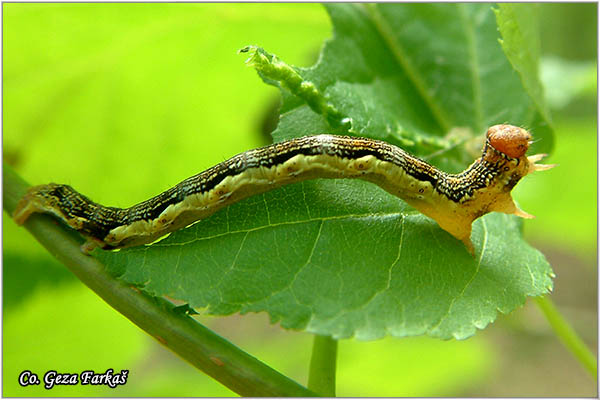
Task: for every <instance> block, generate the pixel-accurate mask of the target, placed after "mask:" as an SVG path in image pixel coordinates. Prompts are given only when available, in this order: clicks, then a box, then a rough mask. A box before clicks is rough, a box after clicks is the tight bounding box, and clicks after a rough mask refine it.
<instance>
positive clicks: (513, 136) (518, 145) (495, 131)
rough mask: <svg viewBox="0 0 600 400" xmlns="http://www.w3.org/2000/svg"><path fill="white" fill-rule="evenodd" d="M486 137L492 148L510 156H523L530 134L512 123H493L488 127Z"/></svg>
mask: <svg viewBox="0 0 600 400" xmlns="http://www.w3.org/2000/svg"><path fill="white" fill-rule="evenodd" d="M486 137H487V140H488V143H489V144H490V145H491V146H492V147H493V148H494V149H496V150H498V151H499V152H501V153H504V154H506V155H507V156H508V157H510V158H520V157H522V156H524V155H525V153H526V152H527V150H528V149H529V145H530V144H531V134H530V133H529V132H527V131H526V130H525V129H523V128H519V127H518V126H514V125H506V124H501V125H494V126H492V127H491V128H489V129H488V131H487V134H486Z"/></svg>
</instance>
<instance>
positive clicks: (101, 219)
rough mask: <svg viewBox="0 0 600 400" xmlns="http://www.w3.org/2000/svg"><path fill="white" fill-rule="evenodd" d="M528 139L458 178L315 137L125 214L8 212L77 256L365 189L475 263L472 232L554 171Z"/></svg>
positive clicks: (57, 197) (510, 209)
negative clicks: (232, 212)
mask: <svg viewBox="0 0 600 400" xmlns="http://www.w3.org/2000/svg"><path fill="white" fill-rule="evenodd" d="M530 140H531V135H530V134H529V133H528V132H527V131H526V130H525V129H522V128H518V127H515V126H512V125H496V126H493V127H491V128H489V130H488V132H487V135H486V143H485V146H484V148H483V155H482V156H481V158H479V159H477V160H476V161H475V162H473V164H471V166H469V167H468V168H467V169H466V170H465V171H463V172H461V173H459V174H448V173H445V172H443V171H440V170H439V169H437V168H435V167H433V166H431V165H429V164H427V163H426V162H424V161H422V160H420V159H418V158H416V157H413V156H412V155H410V154H408V153H407V152H405V151H404V150H402V149H400V148H398V147H396V146H393V145H391V144H388V143H385V142H382V141H378V140H372V139H366V138H359V137H349V136H334V135H317V136H307V137H303V138H299V139H293V140H289V141H286V142H281V143H275V144H272V145H269V146H266V147H262V148H259V149H255V150H249V151H246V152H244V153H241V154H238V155H237V156H235V157H232V158H230V159H229V160H227V161H224V162H222V163H220V164H217V165H215V166H214V167H212V168H209V169H207V170H206V171H204V172H201V173H199V174H198V175H194V176H192V177H190V178H188V179H186V180H184V181H183V182H181V183H179V184H178V185H176V186H175V187H173V188H171V189H169V190H167V191H165V192H163V193H161V194H159V195H157V196H155V197H153V198H151V199H150V200H146V201H144V202H142V203H139V204H136V205H134V206H132V207H130V208H115V207H105V206H102V205H100V204H97V203H94V202H93V201H91V200H90V199H88V198H87V197H85V196H83V195H82V194H80V193H78V192H77V191H75V190H74V189H72V188H71V187H70V186H67V185H60V184H55V183H50V184H48V185H42V186H36V187H32V188H30V189H29V191H28V192H27V194H26V195H25V196H24V197H23V198H22V199H21V200H20V202H19V204H18V205H17V208H16V210H15V212H14V219H15V221H16V222H17V223H18V224H22V223H24V222H25V220H27V218H28V217H29V215H31V214H32V213H36V212H39V213H50V214H54V215H56V216H57V217H59V218H60V219H61V220H62V221H64V222H65V223H66V224H67V225H69V226H70V227H72V228H73V229H75V230H77V231H79V232H80V233H81V234H82V235H83V236H85V237H86V238H87V241H86V243H85V244H84V245H83V246H82V250H83V251H85V252H89V251H90V250H92V249H93V248H95V247H101V248H103V249H119V248H124V247H129V246H137V245H141V244H145V243H151V242H153V241H154V240H156V239H158V238H160V237H161V236H164V235H165V234H167V233H169V232H173V231H175V230H177V229H181V228H183V227H185V226H187V225H190V224H192V223H193V222H195V221H198V220H200V219H202V218H206V217H208V216H209V215H211V214H213V213H214V212H215V211H217V210H219V209H220V208H222V207H225V206H227V205H229V204H232V203H235V202H238V201H240V200H242V199H244V198H246V197H249V196H252V195H255V194H259V193H263V192H266V191H268V190H271V189H274V188H276V187H279V186H281V185H286V184H289V183H293V182H298V181H302V180H306V179H314V178H360V179H364V180H367V181H370V182H373V183H375V184H377V185H379V186H381V187H382V188H383V189H385V190H386V191H388V192H389V193H391V194H393V195H395V196H398V197H400V198H402V199H403V200H405V201H406V202H407V203H408V204H410V205H411V206H413V207H415V208H416V209H417V210H419V211H420V212H422V213H423V214H425V215H427V216H429V217H431V218H433V219H434V220H435V221H437V223H438V224H439V225H440V226H441V227H442V228H443V229H445V230H446V231H448V232H449V233H451V234H452V235H453V236H454V237H456V238H457V239H459V240H462V241H463V243H464V244H465V245H466V246H467V249H468V250H469V251H470V252H471V253H473V245H472V243H471V239H470V236H471V224H472V222H473V221H474V220H475V219H476V218H479V217H481V216H482V215H484V214H487V213H489V212H491V211H499V212H503V213H507V214H515V215H518V216H520V217H524V218H532V216H531V215H529V214H527V213H525V212H524V211H522V210H520V209H519V208H518V207H517V206H516V205H515V203H514V202H513V199H512V197H511V195H510V192H511V190H512V188H513V187H514V186H515V185H516V184H517V182H518V181H519V180H520V179H521V178H522V177H524V176H525V175H527V174H529V173H531V172H534V171H539V170H545V169H549V168H551V167H553V166H552V165H542V164H535V162H536V161H539V160H540V159H542V158H543V157H544V156H545V155H544V154H537V155H534V156H530V157H527V156H525V153H526V151H527V149H528V148H529V144H530V143H531V142H530Z"/></svg>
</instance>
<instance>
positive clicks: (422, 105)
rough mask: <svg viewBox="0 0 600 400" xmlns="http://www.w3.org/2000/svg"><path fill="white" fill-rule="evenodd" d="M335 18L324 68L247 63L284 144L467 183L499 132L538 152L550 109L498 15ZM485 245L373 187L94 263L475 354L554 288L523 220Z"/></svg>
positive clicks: (275, 197)
mask: <svg viewBox="0 0 600 400" xmlns="http://www.w3.org/2000/svg"><path fill="white" fill-rule="evenodd" d="M327 9H328V11H329V13H330V15H331V18H332V22H333V26H334V38H333V39H331V40H330V41H328V42H327V43H326V45H325V46H324V48H323V50H322V52H321V55H320V58H319V62H318V63H317V64H316V65H315V66H313V67H311V68H306V69H302V68H296V67H293V66H290V65H288V64H287V63H285V62H284V61H282V60H280V59H278V58H277V57H276V56H274V55H272V54H269V53H268V52H267V51H265V50H263V49H260V48H258V47H252V46H251V47H248V48H245V49H243V51H245V52H249V53H250V58H249V64H250V65H251V66H252V67H254V68H256V69H257V71H258V72H259V74H260V76H261V77H262V78H263V80H264V81H265V82H267V83H269V84H272V85H275V86H277V87H279V88H281V89H282V94H283V104H282V107H281V119H280V123H279V126H278V128H277V130H276V131H275V132H274V138H275V139H276V140H285V139H288V138H292V137H298V136H303V135H307V134H317V133H323V132H330V133H331V132H336V133H337V132H344V133H348V134H354V135H361V136H368V137H373V138H377V139H385V140H388V141H389V142H392V143H395V144H404V145H408V146H409V147H408V148H407V149H408V150H410V151H412V152H413V153H415V154H417V155H420V156H421V157H423V158H427V159H428V160H429V161H431V162H433V163H435V164H437V165H438V166H441V167H443V168H445V169H446V170H449V171H458V170H461V169H462V168H464V167H465V166H467V165H468V164H469V163H470V162H472V160H473V158H474V157H475V156H474V155H472V154H470V153H469V151H467V150H465V149H464V148H463V147H462V146H460V145H462V144H463V143H465V142H466V143H467V144H468V143H470V142H471V139H472V138H480V137H481V135H482V134H483V132H484V130H485V128H486V127H487V126H488V125H492V124H495V123H501V122H510V123H513V124H517V125H524V126H527V127H529V128H531V129H533V130H534V134H536V137H538V136H537V130H538V128H539V129H541V127H542V126H543V125H542V124H541V123H540V124H538V123H537V122H536V121H539V120H540V118H538V117H536V115H537V111H536V105H535V104H534V102H533V101H532V100H531V99H530V96H529V94H528V93H527V90H526V89H525V88H524V87H523V84H522V82H521V79H519V76H518V74H516V73H515V72H514V70H513V69H512V67H511V64H510V63H509V61H508V60H507V58H506V56H505V55H504V53H503V51H502V48H501V47H500V44H499V43H498V31H497V26H496V23H495V19H494V14H493V12H492V10H491V7H490V6H489V5H487V4H365V5H356V4H335V5H328V6H327ZM541 133H542V138H547V139H550V138H551V135H552V132H551V130H549V129H541ZM542 142H545V143H541V144H540V147H543V146H547V145H548V142H550V140H545V141H542ZM526 184H527V182H526V181H525V182H523V183H522V185H526ZM472 240H473V243H474V245H475V249H476V255H475V258H473V257H471V255H469V253H468V252H467V251H466V250H465V248H464V246H463V245H462V243H460V242H459V241H457V240H456V239H455V238H454V237H452V236H451V235H449V234H448V233H447V232H445V231H443V230H442V229H441V228H440V227H439V226H438V225H437V224H436V223H435V222H434V221H432V220H431V219H429V218H427V217H425V216H423V215H421V214H420V213H418V212H416V211H415V210H414V209H412V208H411V207H409V206H407V205H406V203H404V202H403V201H401V200H400V199H398V198H396V197H394V196H391V195H390V194H388V193H387V192H384V191H383V190H382V189H380V188H379V187H377V186H375V185H373V184H370V183H367V182H363V181H351V180H314V181H307V182H303V183H298V184H294V185H289V186H285V187H283V188H280V189H278V190H274V191H271V192H268V193H265V194H262V195H258V196H254V197H251V198H249V199H246V200H244V201H242V202H239V203H237V204H234V205H232V206H230V207H227V208H226V209H224V210H222V211H220V212H217V213H216V214H214V215H213V216H211V217H209V218H207V219H205V220H202V221H199V222H198V223H196V224H195V225H193V226H192V227H189V228H187V229H184V230H181V231H178V232H176V233H174V234H172V235H171V236H169V237H168V238H166V239H164V240H162V241H160V242H158V243H155V244H153V245H152V246H143V247H138V248H132V249H125V250H121V251H119V252H104V251H97V252H96V253H95V254H96V255H97V256H98V257H100V258H101V259H102V260H103V262H105V263H106V264H107V265H108V266H109V268H110V269H111V271H112V272H113V273H114V274H115V275H119V276H120V278H121V279H122V280H124V281H126V282H128V283H129V284H133V285H136V286H138V287H141V288H142V289H143V290H145V291H147V292H148V293H151V294H153V295H156V296H169V297H171V298H176V299H180V300H182V301H184V302H186V303H188V304H189V305H190V307H192V308H195V309H205V310H206V312H208V313H210V314H215V315H226V314H231V313H235V312H242V313H246V312H261V311H266V312H268V313H269V314H270V315H271V318H272V320H273V321H274V322H276V321H279V322H280V323H281V325H282V326H283V327H286V328H291V329H298V330H306V331H309V332H313V333H318V334H323V335H331V336H334V337H336V338H344V337H350V336H356V337H359V338H362V339H375V338H379V337H382V336H384V335H386V334H390V335H393V336H409V335H421V334H428V335H431V336H437V337H441V338H451V337H455V338H459V339H462V338H466V337H468V336H470V335H472V334H474V332H475V330H476V328H479V329H483V328H484V327H485V326H486V325H487V324H489V323H490V322H492V321H493V320H494V319H495V318H496V315H497V312H498V311H500V312H503V313H508V312H511V311H512V310H514V309H515V308H516V307H518V306H520V305H522V304H523V303H524V301H525V298H526V297H527V296H539V295H542V294H544V293H547V292H548V291H549V290H551V288H552V279H551V274H552V271H551V269H550V266H549V265H548V263H547V262H546V260H545V259H544V257H543V255H541V254H540V253H539V252H538V251H537V250H535V249H533V248H531V247H530V246H529V245H528V244H527V243H525V242H524V241H523V239H522V237H521V220H519V219H518V218H517V217H514V216H508V215H504V214H497V213H494V214H489V215H487V216H485V217H483V218H480V219H479V220H477V221H476V222H475V224H474V226H473V235H472Z"/></svg>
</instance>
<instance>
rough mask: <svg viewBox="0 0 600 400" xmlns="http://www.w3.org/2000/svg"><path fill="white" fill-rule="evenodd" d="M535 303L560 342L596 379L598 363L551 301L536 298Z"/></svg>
mask: <svg viewBox="0 0 600 400" xmlns="http://www.w3.org/2000/svg"><path fill="white" fill-rule="evenodd" d="M536 302H537V305H538V307H539V308H540V309H541V310H542V312H543V313H544V316H545V317H546V319H547V320H548V322H549V323H550V326H551V327H552V329H554V332H555V333H556V335H557V336H558V338H559V339H560V341H561V342H562V343H563V344H564V345H565V347H566V348H567V349H568V350H569V351H570V352H571V353H573V355H574V356H575V358H576V359H577V360H579V362H580V363H581V364H582V365H583V367H584V368H585V369H586V370H587V371H588V372H589V373H590V374H592V376H593V377H594V378H596V379H597V376H598V361H597V360H596V358H595V357H594V354H592V352H591V351H590V349H588V348H587V346H586V345H585V343H584V342H583V340H581V338H580V337H579V336H578V335H577V332H575V330H574V329H573V327H571V325H570V324H569V322H568V321H567V320H566V319H565V318H564V317H563V316H562V315H561V314H560V311H558V309H557V308H556V306H555V305H554V303H552V300H550V298H549V297H548V296H543V297H538V298H536Z"/></svg>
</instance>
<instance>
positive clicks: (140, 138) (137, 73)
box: [2, 3, 598, 397]
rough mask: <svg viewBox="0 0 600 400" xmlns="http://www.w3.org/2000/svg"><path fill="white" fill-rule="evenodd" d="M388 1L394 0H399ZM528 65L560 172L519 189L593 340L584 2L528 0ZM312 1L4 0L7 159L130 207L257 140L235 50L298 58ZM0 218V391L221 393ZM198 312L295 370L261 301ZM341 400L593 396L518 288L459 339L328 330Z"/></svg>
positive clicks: (310, 37)
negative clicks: (536, 18) (62, 378)
mask: <svg viewBox="0 0 600 400" xmlns="http://www.w3.org/2000/svg"><path fill="white" fill-rule="evenodd" d="M398 6H399V7H401V6H402V5H398ZM539 13H540V27H541V35H542V36H541V38H542V50H543V56H544V57H543V60H542V66H541V67H542V69H541V71H542V78H543V81H544V83H545V84H546V91H547V92H546V95H547V100H548V102H549V104H550V106H551V108H552V109H553V117H554V123H555V128H556V147H555V150H554V153H553V154H552V156H551V158H550V159H549V162H554V163H558V164H559V167H557V168H555V169H553V170H551V171H548V172H545V173H543V174H535V175H533V176H532V177H528V178H527V182H526V183H524V184H522V185H519V186H518V187H517V189H516V194H515V197H516V198H517V199H518V201H519V203H520V205H521V206H522V208H523V209H524V210H527V211H529V212H532V213H534V214H535V215H536V216H537V218H536V219H535V220H532V221H527V222H526V224H525V235H526V238H527V239H528V240H529V241H530V242H531V243H532V244H534V245H535V246H536V247H537V248H539V249H540V250H541V251H542V252H543V253H544V254H546V256H547V258H548V260H549V261H550V263H551V265H552V267H553V268H554V271H555V273H556V275H557V277H556V280H555V288H554V293H553V294H552V299H553V301H554V302H555V303H556V304H557V305H558V307H559V308H560V310H561V312H562V313H563V314H564V315H565V316H566V318H568V320H569V321H570V322H571V323H572V324H573V326H574V328H575V329H576V330H577V331H578V333H579V334H580V335H581V336H582V337H583V339H584V341H585V342H586V343H587V344H588V345H589V346H590V347H591V348H592V349H593V351H594V352H597V335H598V329H597V326H598V314H597V281H598V278H597V269H596V265H597V169H596V165H597V152H596V148H597V136H596V132H597V114H596V110H597V97H596V96H597V81H596V71H597V62H596V60H597V54H596V49H597V39H596V32H597V20H596V16H597V5H596V4H581V3H580V4H542V5H540V6H539ZM331 34H332V32H331V24H330V21H329V19H328V16H327V13H326V11H325V9H324V8H323V7H322V6H320V5H318V4H285V5H280V4H269V5H264V4H151V5H148V4H6V3H5V4H3V159H4V163H5V164H8V165H10V166H11V167H13V168H14V169H15V170H16V171H17V172H18V173H19V174H21V176H23V177H24V178H25V179H26V180H27V181H28V182H30V183H32V184H40V183H46V182H49V181H54V182H62V183H68V184H71V185H73V186H74V187H76V188H77V189H78V190H80V191H81V192H83V193H86V194H87V195H89V196H90V197H91V198H92V199H94V200H95V201H98V202H100V203H103V204H109V205H114V206H120V207H125V206H129V205H131V204H133V203H136V202H138V201H141V200H144V199H146V198H149V197H150V196H152V195H154V194H156V193H157V192H159V191H162V190H164V189H167V188H168V187H170V186H172V185H173V184H175V183H177V182H178V181H180V180H181V179H182V178H184V177H188V176H191V175H193V174H195V173H197V172H199V171H201V170H203V169H205V168H207V167H210V166H212V165H214V164H216V163H218V162H220V161H223V160H224V159H226V158H227V157H230V156H232V155H234V154H237V153H239V152H242V151H245V150H247V149H250V148H254V147H257V146H260V145H264V144H266V143H268V141H269V139H270V137H269V135H268V134H269V132H270V131H271V130H272V129H273V128H274V126H275V124H276V121H277V120H276V115H277V114H276V110H277V105H278V101H279V100H278V99H279V94H278V92H277V90H275V89H274V88H273V87H271V86H267V85H265V84H264V83H263V82H262V81H261V80H260V78H259V77H258V76H257V75H256V73H255V72H254V70H253V69H251V68H248V67H246V66H245V65H244V58H245V57H244V56H243V55H238V54H236V52H237V50H238V49H240V48H242V47H243V46H245V45H247V44H257V45H260V46H262V47H264V48H265V49H267V50H268V51H269V52H272V53H274V54H277V55H278V56H279V57H281V58H282V59H283V60H285V61H286V62H288V63H290V64H293V65H297V66H310V65H312V64H313V63H314V62H315V61H316V58H317V56H318V52H319V49H320V47H321V45H322V43H323V41H324V40H326V39H327V38H329V37H330V36H331ZM3 216H4V218H3V392H2V393H3V395H4V396H27V397H33V396H103V397H104V396H119V397H124V396H169V397H171V396H231V395H234V393H232V392H230V391H229V390H228V389H227V388H225V387H223V386H221V385H220V384H219V383H217V382H215V381H213V380H211V379H210V378H209V377H207V376H205V375H204V374H202V373H201V372H199V371H197V370H196V369H194V368H193V367H191V366H190V365H188V364H186V363H185V362H184V361H182V360H181V359H179V358H178V357H177V356H175V355H173V354H171V353H170V352H169V351H168V350H166V349H164V348H163V347H162V346H161V345H160V344H158V343H157V342H155V341H154V339H152V338H151V337H149V336H147V335H146V334H145V333H144V332H142V331H141V330H140V329H138V328H137V327H136V326H134V325H133V324H132V323H130V322H129V321H128V320H127V319H125V318H124V317H122V316H121V315H120V314H118V313H117V312H116V311H114V310H113V309H111V308H110V307H109V306H107V305H106V304H105V303H104V302H103V301H102V300H101V299H99V298H98V297H97V296H95V295H94V294H93V293H92V292H91V291H90V290H88V289H87V288H86V287H85V286H84V285H83V284H82V283H81V282H79V281H78V280H76V279H75V278H74V277H73V276H72V275H71V273H70V272H69V271H68V270H66V268H65V267H63V266H62V265H61V264H59V263H58V262H57V261H55V260H54V259H53V258H52V256H51V255H50V254H48V253H47V252H46V251H45V250H44V249H43V248H42V247H41V246H40V245H39V244H37V242H35V241H34V240H33V238H32V237H31V236H29V235H28V233H27V232H26V231H25V230H24V229H21V228H19V227H17V226H16V225H15V224H14V222H13V221H12V220H11V219H10V218H8V216H7V214H6V213H4V215H3ZM198 320H199V321H200V322H201V323H203V324H205V325H206V326H208V327H209V328H211V329H213V330H215V331H216V332H218V333H219V334H221V335H222V336H224V337H226V338H228V339H229V340H231V341H232V342H233V343H235V344H237V345H238V346H240V347H241V348H242V349H244V350H246V351H248V352H249V353H250V354H253V355H254V356H256V357H258V358H259V359H261V360H262V361H264V362H266V363H268V364H269V365H271V366H273V367H274V368H276V369H277V370H279V371H281V372H282V373H284V374H287V375H288V376H290V377H292V378H293V379H296V380H297V381H299V382H300V383H303V384H305V383H306V378H307V371H308V361H309V358H310V351H311V344H312V337H311V335H309V334H305V333H301V332H290V331H284V330H282V329H281V328H280V327H279V326H277V325H271V324H270V323H269V320H268V317H267V316H266V315H265V314H256V315H245V316H239V315H234V316H230V317H224V318H214V317H208V316H199V317H198ZM338 364H339V368H338V395H340V396H456V397H464V396H476V397H486V396H498V397H510V396H519V397H528V396H536V397H554V396H577V397H580V396H597V394H598V393H597V389H596V387H597V386H596V382H595V380H594V379H593V378H592V377H590V376H589V375H588V374H587V373H586V371H585V370H584V369H583V367H582V366H581V365H580V364H579V363H578V362H577V361H576V360H575V359H574V358H573V357H572V356H571V355H570V353H568V352H567V351H566V350H565V349H564V347H563V346H562V345H561V344H560V343H559V341H558V340H557V338H556V337H555V336H554V334H553V333H552V331H551V329H550V327H549V326H548V324H547V322H546V320H545V319H544V318H543V316H542V315H541V313H540V311H539V310H538V309H537V308H536V307H535V304H534V302H532V301H529V302H528V303H527V304H526V306H525V307H524V308H523V309H520V310H517V311H516V312H514V313H512V314H511V315H508V316H504V315H501V316H499V318H498V320H497V321H496V322H495V323H494V324H492V325H491V326H489V327H488V328H487V329H485V330H484V331H481V332H478V333H477V334H476V335H475V336H474V337H472V338H470V339H468V340H465V341H455V340H453V341H441V340H437V339H430V338H425V337H416V338H405V339H395V338H386V339H383V340H378V341H374V342H359V341H355V340H343V341H341V342H340V344H339V360H338ZM107 368H113V369H114V370H117V371H118V370H120V369H128V370H130V374H129V380H128V384H127V385H125V386H123V387H119V388H117V389H109V388H107V387H85V386H74V387H65V386H62V387H57V388H54V389H52V390H51V391H45V390H44V389H43V388H42V387H27V388H21V387H20V386H19V385H18V383H17V377H18V374H19V373H20V372H21V371H23V370H25V369H29V370H31V371H34V372H37V373H39V374H40V375H43V373H44V372H45V371H47V370H49V369H55V370H57V371H59V372H81V371H83V370H86V369H93V370H96V371H98V372H103V371H105V370H106V369H107Z"/></svg>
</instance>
